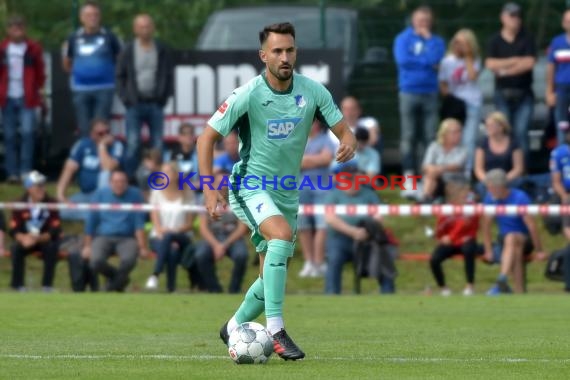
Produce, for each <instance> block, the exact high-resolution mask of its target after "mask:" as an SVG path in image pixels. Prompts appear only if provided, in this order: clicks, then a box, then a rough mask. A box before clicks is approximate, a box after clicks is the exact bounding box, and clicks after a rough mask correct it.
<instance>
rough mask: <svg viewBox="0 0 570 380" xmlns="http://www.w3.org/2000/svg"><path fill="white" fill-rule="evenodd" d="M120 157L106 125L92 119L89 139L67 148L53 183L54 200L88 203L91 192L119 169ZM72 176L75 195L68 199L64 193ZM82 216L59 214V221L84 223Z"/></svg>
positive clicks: (72, 212)
mask: <svg viewBox="0 0 570 380" xmlns="http://www.w3.org/2000/svg"><path fill="white" fill-rule="evenodd" d="M123 154H124V147H123V144H122V143H121V142H120V141H118V140H116V139H114V138H113V136H112V135H111V129H110V126H109V123H108V122H107V121H106V120H104V119H94V120H93V121H92V122H91V130H90V134H89V137H82V138H80V139H79V141H77V142H76V143H75V144H74V145H73V147H72V148H71V153H70V155H69V158H68V159H67V160H66V162H65V165H64V167H63V170H62V172H61V175H60V177H59V181H58V183H57V199H58V201H59V202H73V203H89V202H90V201H91V196H92V195H93V193H94V192H95V190H97V189H101V188H103V187H106V186H108V185H109V177H110V175H111V171H113V170H115V169H118V168H120V167H121V164H122V162H123ZM76 173H77V180H78V184H79V192H78V193H75V194H73V195H72V196H71V197H69V199H68V198H67V197H66V195H65V193H66V191H67V188H68V187H69V184H70V183H71V180H72V179H73V176H74V175H75V174H76ZM86 217H87V216H86V214H85V213H84V212H80V211H75V210H62V211H61V219H63V220H83V221H84V220H85V218H86Z"/></svg>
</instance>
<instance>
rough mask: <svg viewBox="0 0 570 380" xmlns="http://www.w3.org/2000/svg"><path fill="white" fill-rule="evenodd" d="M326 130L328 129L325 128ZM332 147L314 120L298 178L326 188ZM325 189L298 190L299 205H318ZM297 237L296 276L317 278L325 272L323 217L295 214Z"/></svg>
mask: <svg viewBox="0 0 570 380" xmlns="http://www.w3.org/2000/svg"><path fill="white" fill-rule="evenodd" d="M327 129H328V128H327ZM335 152H336V148H335V146H334V143H333V142H332V140H331V139H330V137H329V135H328V133H327V132H326V131H325V130H323V125H322V124H321V122H320V121H318V120H316V119H315V120H314V121H313V124H312V126H311V131H310V132H309V140H308V141H307V145H306V146H305V153H304V155H303V160H302V161H301V175H300V177H301V178H309V179H310V180H311V183H312V184H314V185H315V186H316V185H317V184H319V183H321V184H323V185H324V186H326V184H327V183H328V181H327V180H326V179H325V178H327V177H328V176H329V174H330V170H329V167H330V165H331V162H332V161H333V157H334V154H335ZM325 195H326V191H325V190H320V189H319V187H317V188H316V189H311V188H307V187H303V188H302V189H301V190H300V191H299V204H302V205H314V204H318V203H322V200H323V198H324V196H325ZM297 231H298V233H297V236H298V237H299V245H300V248H301V252H302V253H303V258H304V264H303V268H302V269H301V271H300V272H299V276H300V277H321V276H324V274H325V273H326V263H325V241H326V224H325V218H324V215H299V217H298V218H297Z"/></svg>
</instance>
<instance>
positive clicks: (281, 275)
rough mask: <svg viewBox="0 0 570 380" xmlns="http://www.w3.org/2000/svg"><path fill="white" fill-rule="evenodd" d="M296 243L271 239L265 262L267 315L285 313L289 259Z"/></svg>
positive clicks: (264, 278)
mask: <svg viewBox="0 0 570 380" xmlns="http://www.w3.org/2000/svg"><path fill="white" fill-rule="evenodd" d="M293 247H294V243H292V242H290V241H285V240H277V239H273V240H269V241H268V242H267V253H266V254H265V263H264V264H263V285H264V289H265V316H266V317H267V318H271V317H280V316H282V315H283V298H284V296H285V285H286V282H287V259H288V258H289V257H291V256H293Z"/></svg>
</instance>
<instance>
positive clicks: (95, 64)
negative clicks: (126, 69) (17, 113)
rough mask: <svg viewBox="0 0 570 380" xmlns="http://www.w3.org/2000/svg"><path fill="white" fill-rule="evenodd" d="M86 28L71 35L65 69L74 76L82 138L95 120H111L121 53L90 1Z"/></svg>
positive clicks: (84, 15) (84, 22)
mask: <svg viewBox="0 0 570 380" xmlns="http://www.w3.org/2000/svg"><path fill="white" fill-rule="evenodd" d="M79 17H80V20H81V24H82V27H81V28H79V29H78V30H76V31H75V32H73V33H72V34H71V36H70V37H69V38H68V40H67V48H66V52H65V56H64V57H63V68H64V70H65V71H67V72H69V73H70V74H71V91H72V92H73V105H74V108H75V113H76V118H77V124H78V126H79V132H80V135H81V137H84V136H87V134H88V133H89V124H90V123H91V120H92V119H94V118H96V117H97V118H101V119H104V120H110V117H111V108H112V106H113V97H114V95H115V62H116V59H117V56H118V55H119V52H120V49H121V47H120V44H119V40H118V39H117V37H116V36H115V35H114V34H113V32H111V30H110V29H107V28H104V27H102V26H101V8H100V6H99V4H98V3H96V2H94V1H91V0H88V1H86V2H85V3H84V4H83V5H82V6H81V9H80V13H79Z"/></svg>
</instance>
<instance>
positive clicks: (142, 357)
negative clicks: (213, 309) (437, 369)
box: [0, 354, 570, 363]
mask: <svg viewBox="0 0 570 380" xmlns="http://www.w3.org/2000/svg"><path fill="white" fill-rule="evenodd" d="M0 359H19V360H149V359H151V360H172V361H192V360H230V357H229V356H225V355H151V354H149V355H123V354H105V355H82V354H61V355H28V354H0ZM305 360H306V361H312V360H316V361H347V362H348V361H350V362H358V361H375V362H393V363H570V359H563V358H550V359H548V358H537V359H528V358H421V357H416V358H414V357H409V358H406V357H400V358H397V357H376V358H375V357H355V358H349V357H320V356H314V357H309V358H307V359H305Z"/></svg>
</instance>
